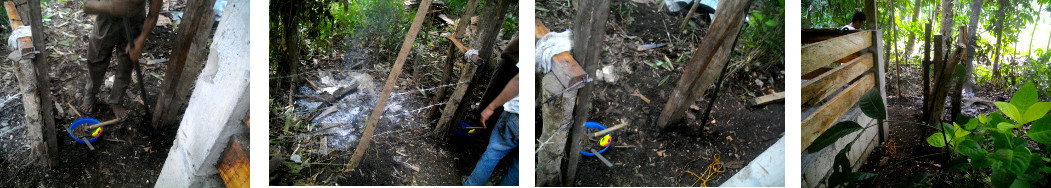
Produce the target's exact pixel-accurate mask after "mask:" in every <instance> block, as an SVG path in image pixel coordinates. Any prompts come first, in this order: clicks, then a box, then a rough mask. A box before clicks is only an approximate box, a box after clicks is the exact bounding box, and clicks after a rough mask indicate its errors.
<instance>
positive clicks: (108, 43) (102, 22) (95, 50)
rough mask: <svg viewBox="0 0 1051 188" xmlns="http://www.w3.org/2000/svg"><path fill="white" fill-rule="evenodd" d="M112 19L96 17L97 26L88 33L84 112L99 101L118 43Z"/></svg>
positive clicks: (82, 107)
mask: <svg viewBox="0 0 1051 188" xmlns="http://www.w3.org/2000/svg"><path fill="white" fill-rule="evenodd" d="M111 22H112V21H111V20H110V19H109V18H108V17H106V16H101V15H100V16H98V17H97V18H96V19H95V28H94V29H92V31H91V33H90V34H89V35H88V49H87V51H88V62H87V63H86V65H87V68H88V83H87V84H85V89H84V93H83V95H84V96H83V97H84V98H82V101H81V102H82V103H81V106H80V110H81V111H84V113H89V114H90V113H91V112H92V111H94V110H95V109H94V106H95V103H96V102H98V98H97V97H96V95H97V94H98V93H99V90H100V88H102V82H103V81H105V77H106V68H107V67H109V61H110V57H112V52H113V48H114V46H116V43H115V42H114V38H120V37H114V36H113V33H114V29H115V28H112V27H111V26H112V25H113V24H112V23H111Z"/></svg>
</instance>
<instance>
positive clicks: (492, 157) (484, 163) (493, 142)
mask: <svg viewBox="0 0 1051 188" xmlns="http://www.w3.org/2000/svg"><path fill="white" fill-rule="evenodd" d="M508 114H509V113H507V112H504V114H503V115H501V117H500V121H498V122H497V124H496V127H495V128H494V129H493V133H492V135H490V136H489V146H487V147H486V149H485V153H483V154H482V158H481V159H478V164H477V165H475V167H474V171H472V172H471V176H470V177H468V178H467V180H466V181H465V182H464V185H467V186H481V185H485V183H486V182H488V181H489V176H491V175H492V174H493V169H494V168H495V167H496V163H498V162H500V159H503V158H504V155H507V152H510V151H511V149H514V148H516V147H518V131H517V127H518V125H508V124H507V123H505V122H506V121H505V118H511V117H509V116H510V115H508ZM514 119H517V117H515V118H514ZM516 121H517V120H516ZM512 127H514V129H515V130H514V134H513V135H512V134H507V133H510V128H512Z"/></svg>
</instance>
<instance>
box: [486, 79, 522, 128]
mask: <svg viewBox="0 0 1051 188" xmlns="http://www.w3.org/2000/svg"><path fill="white" fill-rule="evenodd" d="M517 96H518V74H515V78H512V79H511V81H510V82H507V86H504V90H502V91H500V95H497V96H496V99H493V102H491V103H489V105H488V106H486V107H485V110H482V127H488V126H486V125H485V121H486V120H489V116H492V115H493V112H494V111H496V108H497V107H500V106H502V105H504V103H507V101H510V100H511V99H513V98H515V97H517Z"/></svg>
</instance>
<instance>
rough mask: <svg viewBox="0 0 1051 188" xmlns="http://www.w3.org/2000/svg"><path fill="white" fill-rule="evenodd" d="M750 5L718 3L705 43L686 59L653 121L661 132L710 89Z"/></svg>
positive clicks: (743, 3)
mask: <svg viewBox="0 0 1051 188" xmlns="http://www.w3.org/2000/svg"><path fill="white" fill-rule="evenodd" d="M751 3H752V1H750V0H745V1H720V2H719V6H718V7H720V9H719V10H716V15H715V17H716V18H720V19H717V20H714V21H712V25H711V27H710V28H708V33H707V34H706V35H705V36H704V38H705V39H709V40H706V41H704V42H703V43H701V46H700V48H698V49H697V53H694V56H693V57H692V58H690V63H689V65H687V66H686V70H685V72H684V73H683V74H682V77H681V78H679V81H678V84H676V85H677V86H676V87H675V90H674V91H672V95H671V97H669V99H668V103H666V104H665V105H664V109H663V110H662V111H661V115H660V117H658V118H657V125H658V126H660V127H661V128H662V129H663V128H665V127H667V126H668V125H670V124H672V123H675V122H678V121H680V120H682V116H683V113H685V112H686V108H687V107H689V105H690V104H691V103H692V102H693V101H697V99H699V98H700V97H701V96H702V95H703V94H704V92H705V91H707V90H708V88H711V87H712V85H713V83H714V82H715V79H717V77H718V76H719V71H721V70H722V68H723V66H726V62H727V61H726V60H727V59H729V58H730V53H731V52H733V49H731V48H732V47H731V46H732V45H733V40H734V39H735V38H737V34H738V32H739V31H740V28H741V27H742V26H743V25H744V18H745V15H746V13H747V11H745V10H747V9H748V7H749V5H751Z"/></svg>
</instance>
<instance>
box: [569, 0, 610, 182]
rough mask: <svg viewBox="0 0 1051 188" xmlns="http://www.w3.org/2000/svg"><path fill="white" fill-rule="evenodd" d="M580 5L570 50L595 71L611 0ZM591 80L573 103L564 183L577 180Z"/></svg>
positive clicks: (576, 57) (585, 69) (599, 61)
mask: <svg viewBox="0 0 1051 188" xmlns="http://www.w3.org/2000/svg"><path fill="white" fill-rule="evenodd" d="M582 3H584V2H582ZM587 3H591V4H584V5H582V6H581V7H578V8H579V9H577V13H576V16H575V17H574V18H573V27H572V28H573V32H574V33H573V36H572V38H573V49H572V50H570V53H571V54H572V55H573V58H574V59H577V60H578V62H579V63H581V64H582V65H583V66H584V71H585V72H594V71H595V69H597V68H598V66H599V65H601V64H602V59H601V58H600V55H601V54H602V51H603V47H604V46H605V45H604V42H605V38H606V21H607V20H606V19H607V18H608V17H609V12H610V11H609V8H610V0H595V1H587ZM592 88H594V87H593V85H592V84H585V85H584V87H583V88H581V89H580V90H579V91H578V93H577V98H576V99H577V101H576V103H577V104H576V106H574V107H573V124H572V125H573V126H572V127H571V129H570V132H569V140H568V141H567V142H569V143H568V144H569V150H568V151H566V152H567V154H566V155H568V156H569V160H568V161H567V162H566V171H565V172H566V173H565V175H566V178H565V179H563V180H564V182H562V183H564V185H565V186H571V185H573V183H574V182H576V175H577V174H576V173H577V164H579V162H580V150H581V145H580V140H582V139H585V138H584V134H585V132H586V131H585V130H584V123H585V122H587V121H588V120H589V119H588V110H590V109H591V102H592V100H591V96H592V92H591V90H592Z"/></svg>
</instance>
